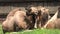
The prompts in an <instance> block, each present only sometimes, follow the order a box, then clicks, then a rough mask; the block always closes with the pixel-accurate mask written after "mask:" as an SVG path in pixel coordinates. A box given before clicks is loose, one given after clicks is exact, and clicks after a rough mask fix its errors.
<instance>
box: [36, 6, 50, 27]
mask: <svg viewBox="0 0 60 34" xmlns="http://www.w3.org/2000/svg"><path fill="white" fill-rule="evenodd" d="M48 16H49V12H48V9H46V8H45V7H40V8H39V7H38V16H37V28H41V27H43V26H44V25H45V23H46V22H47V21H48Z"/></svg>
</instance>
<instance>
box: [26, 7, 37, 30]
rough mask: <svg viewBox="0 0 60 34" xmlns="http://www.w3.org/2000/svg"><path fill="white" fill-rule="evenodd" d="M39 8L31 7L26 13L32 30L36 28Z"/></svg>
mask: <svg viewBox="0 0 60 34" xmlns="http://www.w3.org/2000/svg"><path fill="white" fill-rule="evenodd" d="M37 12H38V11H37V8H36V7H33V6H32V7H30V8H27V12H26V15H27V17H28V18H29V19H28V20H30V22H31V23H30V29H32V28H34V25H35V18H36V15H37Z"/></svg>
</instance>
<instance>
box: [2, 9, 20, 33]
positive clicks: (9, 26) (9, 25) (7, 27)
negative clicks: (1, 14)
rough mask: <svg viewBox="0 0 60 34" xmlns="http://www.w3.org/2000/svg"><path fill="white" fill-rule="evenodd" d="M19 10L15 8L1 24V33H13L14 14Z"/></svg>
mask: <svg viewBox="0 0 60 34" xmlns="http://www.w3.org/2000/svg"><path fill="white" fill-rule="evenodd" d="M18 10H19V9H18V8H16V9H14V10H12V11H11V12H10V13H9V14H8V15H7V18H6V20H5V21H4V22H3V23H2V28H3V32H4V33H5V32H7V31H15V30H14V14H15V12H17V11H18Z"/></svg>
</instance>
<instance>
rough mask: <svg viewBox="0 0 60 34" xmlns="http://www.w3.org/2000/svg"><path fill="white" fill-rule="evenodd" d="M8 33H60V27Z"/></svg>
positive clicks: (0, 27)
mask: <svg viewBox="0 0 60 34" xmlns="http://www.w3.org/2000/svg"><path fill="white" fill-rule="evenodd" d="M0 34H3V31H2V26H1V25H0ZM6 34H60V30H59V29H43V30H42V29H34V30H24V31H19V32H7V33H6Z"/></svg>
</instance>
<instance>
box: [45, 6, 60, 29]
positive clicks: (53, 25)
mask: <svg viewBox="0 0 60 34" xmlns="http://www.w3.org/2000/svg"><path fill="white" fill-rule="evenodd" d="M55 15H56V16H55V18H53V17H54V16H53V17H52V18H53V19H52V18H51V21H49V22H47V24H46V26H45V28H48V29H60V16H59V15H60V7H59V8H58V11H57V12H56V14H55Z"/></svg>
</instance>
